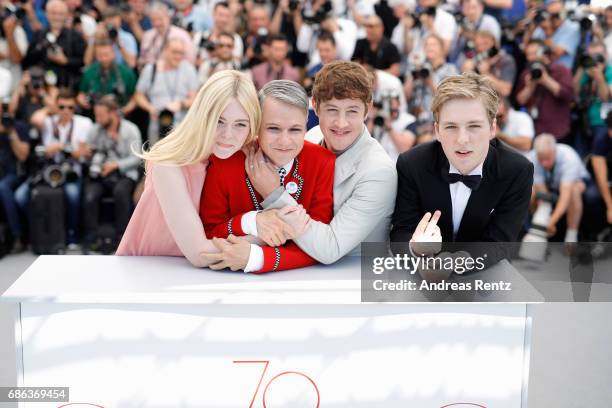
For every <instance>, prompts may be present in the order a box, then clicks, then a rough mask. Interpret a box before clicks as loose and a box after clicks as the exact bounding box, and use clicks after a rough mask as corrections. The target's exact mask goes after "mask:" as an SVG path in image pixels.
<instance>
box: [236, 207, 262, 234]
mask: <svg viewBox="0 0 612 408" xmlns="http://www.w3.org/2000/svg"><path fill="white" fill-rule="evenodd" d="M258 212H259V211H249V212H248V213H246V214H243V215H242V219H241V220H240V227H241V228H242V232H244V235H253V236H254V237H256V236H257V213H258Z"/></svg>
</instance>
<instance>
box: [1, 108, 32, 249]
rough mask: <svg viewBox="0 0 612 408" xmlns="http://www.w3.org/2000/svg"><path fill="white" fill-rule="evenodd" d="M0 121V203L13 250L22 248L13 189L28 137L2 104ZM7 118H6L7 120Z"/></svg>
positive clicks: (17, 180) (26, 147)
mask: <svg viewBox="0 0 612 408" xmlns="http://www.w3.org/2000/svg"><path fill="white" fill-rule="evenodd" d="M0 109H1V113H2V122H1V123H0V205H2V208H3V209H4V212H5V214H6V218H7V220H8V224H9V229H10V231H11V235H12V236H13V238H14V240H15V243H14V246H13V252H20V251H21V250H23V242H22V237H23V235H22V233H23V231H22V229H21V222H20V217H19V213H18V212H17V204H16V202H15V198H14V196H13V190H14V189H15V188H16V187H17V186H18V185H19V182H20V178H19V176H18V164H19V163H20V162H24V161H25V160H26V159H27V158H28V156H29V154H30V138H29V137H28V133H27V131H25V129H24V128H23V127H18V128H17V129H16V128H14V127H12V123H11V122H12V121H11V117H10V114H9V115H7V113H8V112H6V111H5V110H4V109H5V105H2V107H1V108H0ZM7 119H8V120H7Z"/></svg>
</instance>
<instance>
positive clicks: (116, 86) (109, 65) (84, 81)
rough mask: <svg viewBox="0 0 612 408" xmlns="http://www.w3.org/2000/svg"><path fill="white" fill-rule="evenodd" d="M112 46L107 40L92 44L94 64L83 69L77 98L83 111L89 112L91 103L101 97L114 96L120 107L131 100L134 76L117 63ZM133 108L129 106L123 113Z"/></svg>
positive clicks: (134, 85)
mask: <svg viewBox="0 0 612 408" xmlns="http://www.w3.org/2000/svg"><path fill="white" fill-rule="evenodd" d="M113 46H114V44H113V43H112V42H111V41H110V40H108V39H106V40H105V39H102V40H98V41H97V42H96V43H95V44H94V50H95V51H94V52H95V57H96V62H94V63H93V64H91V65H89V66H87V67H85V70H84V71H83V76H82V77H81V84H80V87H79V95H78V97H77V101H78V103H79V105H80V106H81V107H82V108H83V109H85V110H91V109H92V108H93V102H94V101H95V100H96V99H97V98H99V97H101V96H103V95H108V94H113V95H115V96H116V97H117V102H118V103H119V104H120V105H121V106H122V107H123V106H126V104H128V102H130V100H131V99H132V95H133V94H134V89H135V87H136V75H135V74H134V71H132V70H131V69H130V68H129V67H128V66H126V65H125V64H122V63H117V61H116V60H115V55H116V54H115V51H114V49H113ZM130 105H133V104H130ZM134 107H135V106H129V107H128V109H127V111H128V112H125V113H129V111H131V110H132V109H133V108H134Z"/></svg>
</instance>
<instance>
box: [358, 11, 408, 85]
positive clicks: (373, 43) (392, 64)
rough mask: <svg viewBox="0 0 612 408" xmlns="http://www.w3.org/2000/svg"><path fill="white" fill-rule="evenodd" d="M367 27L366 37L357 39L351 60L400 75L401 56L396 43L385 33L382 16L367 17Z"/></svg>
mask: <svg viewBox="0 0 612 408" xmlns="http://www.w3.org/2000/svg"><path fill="white" fill-rule="evenodd" d="M365 28H366V38H362V39H361V40H358V41H357V44H356V45H355V52H354V53H353V56H352V58H351V60H353V61H357V62H359V63H360V64H364V65H369V66H371V67H374V68H376V69H382V70H383V71H387V72H388V73H390V74H391V75H394V76H399V74H400V61H401V57H400V54H399V51H398V50H397V48H396V47H395V45H393V43H392V42H391V41H390V40H389V39H387V38H386V37H385V36H384V35H383V34H384V27H383V23H382V20H381V19H380V17H378V16H368V17H366V19H365Z"/></svg>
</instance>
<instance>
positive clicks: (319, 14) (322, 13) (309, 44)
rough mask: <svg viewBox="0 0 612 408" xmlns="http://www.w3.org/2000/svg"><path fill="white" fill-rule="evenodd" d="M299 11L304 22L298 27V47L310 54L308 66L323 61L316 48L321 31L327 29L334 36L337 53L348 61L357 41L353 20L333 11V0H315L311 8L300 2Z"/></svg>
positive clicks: (339, 57) (340, 57)
mask: <svg viewBox="0 0 612 408" xmlns="http://www.w3.org/2000/svg"><path fill="white" fill-rule="evenodd" d="M297 7H298V12H301V15H302V20H303V24H301V26H300V27H299V29H298V28H297V27H296V30H297V32H298V36H297V43H296V45H297V49H298V50H299V51H300V52H303V53H306V54H308V56H309V62H308V67H313V66H314V65H316V64H318V63H319V62H321V56H320V55H319V52H318V50H317V48H316V45H317V39H318V36H319V33H320V32H321V31H327V32H329V33H331V34H332V35H333V37H334V41H335V43H336V55H337V57H338V59H340V60H346V61H348V60H349V59H351V57H352V56H353V53H354V50H355V47H356V43H357V25H356V24H355V22H353V21H352V20H348V19H345V18H337V17H336V16H335V15H334V13H333V8H332V4H331V1H329V0H317V1H314V2H313V4H312V7H311V8H309V9H304V8H302V4H301V3H300V4H299V5H298V6H297Z"/></svg>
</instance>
